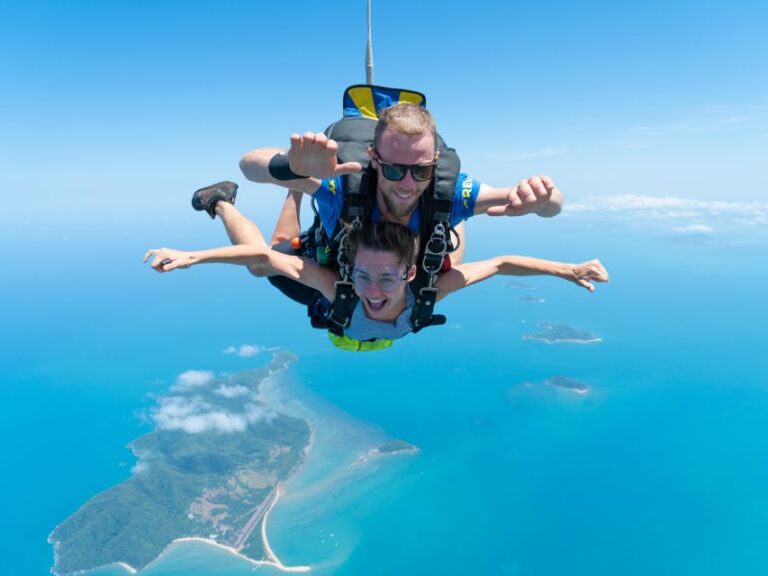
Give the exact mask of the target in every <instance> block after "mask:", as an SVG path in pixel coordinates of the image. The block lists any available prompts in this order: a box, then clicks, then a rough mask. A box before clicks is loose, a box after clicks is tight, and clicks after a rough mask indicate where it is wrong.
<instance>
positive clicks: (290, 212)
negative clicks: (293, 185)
mask: <svg viewBox="0 0 768 576" xmlns="http://www.w3.org/2000/svg"><path fill="white" fill-rule="evenodd" d="M302 196H304V193H303V192H301V191H299V190H289V191H288V195H287V196H286V197H285V202H284V203H283V209H282V210H281V211H280V216H279V217H278V219H277V224H276V225H275V231H274V232H272V241H271V242H270V246H274V245H275V244H278V243H280V242H283V241H285V240H290V239H291V238H295V237H296V236H298V235H299V234H301V221H300V219H299V214H300V213H301V198H302Z"/></svg>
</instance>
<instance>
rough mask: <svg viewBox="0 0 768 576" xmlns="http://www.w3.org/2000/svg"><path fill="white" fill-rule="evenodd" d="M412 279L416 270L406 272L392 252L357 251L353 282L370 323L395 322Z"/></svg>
mask: <svg viewBox="0 0 768 576" xmlns="http://www.w3.org/2000/svg"><path fill="white" fill-rule="evenodd" d="M415 275H416V266H411V267H410V269H408V268H407V266H406V264H405V263H403V262H401V261H400V258H399V256H398V255H397V254H396V253H395V252H384V251H381V250H371V249H370V248H363V247H360V248H359V249H358V251H357V254H356V255H355V267H354V271H353V273H352V281H353V283H354V286H355V293H356V294H357V295H358V296H359V297H360V300H361V301H362V303H363V308H364V310H365V315H366V316H368V318H370V319H371V320H381V321H394V320H396V319H397V317H398V316H399V315H400V314H401V313H402V311H403V310H404V309H405V306H406V292H405V291H406V289H407V285H408V282H410V281H411V280H413V277H414V276H415Z"/></svg>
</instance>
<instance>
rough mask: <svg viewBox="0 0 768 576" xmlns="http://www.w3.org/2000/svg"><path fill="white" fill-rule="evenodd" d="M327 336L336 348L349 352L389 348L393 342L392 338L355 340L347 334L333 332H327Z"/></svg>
mask: <svg viewBox="0 0 768 576" xmlns="http://www.w3.org/2000/svg"><path fill="white" fill-rule="evenodd" d="M328 338H329V339H330V340H331V342H333V345H334V346H336V347H337V348H341V349H342V350H349V351H350V352H375V351H376V350H384V349H385V348H389V347H390V346H392V344H394V343H395V341H394V340H387V339H386V338H381V339H377V340H355V339H354V338H350V337H349V336H339V335H338V334H334V333H333V332H328Z"/></svg>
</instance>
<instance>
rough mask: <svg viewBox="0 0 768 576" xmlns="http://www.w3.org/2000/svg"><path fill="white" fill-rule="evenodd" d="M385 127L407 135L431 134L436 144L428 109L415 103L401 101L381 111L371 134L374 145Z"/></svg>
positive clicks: (433, 121)
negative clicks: (372, 134) (374, 129)
mask: <svg viewBox="0 0 768 576" xmlns="http://www.w3.org/2000/svg"><path fill="white" fill-rule="evenodd" d="M387 128H391V129H392V130H394V131H395V132H399V133H400V134H407V135H409V136H422V135H426V134H431V135H432V137H433V138H434V139H435V146H437V133H436V129H435V119H434V118H432V114H430V113H429V110H427V109H426V108H423V107H421V106H418V105H416V104H410V103H408V102H403V103H401V104H394V105H393V106H390V107H389V108H385V109H384V110H382V111H381V114H379V121H378V123H377V124H376V132H375V133H374V136H373V145H374V147H376V146H377V145H378V143H379V138H381V133H382V132H384V130H386V129H387Z"/></svg>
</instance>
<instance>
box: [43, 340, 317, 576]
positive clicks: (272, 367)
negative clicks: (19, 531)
mask: <svg viewBox="0 0 768 576" xmlns="http://www.w3.org/2000/svg"><path fill="white" fill-rule="evenodd" d="M296 361H298V357H297V356H296V355H295V354H293V353H291V352H287V351H284V350H280V351H276V352H273V354H272V360H271V362H270V364H269V365H268V366H267V367H266V374H264V372H263V368H262V369H255V370H246V371H243V372H244V373H246V374H249V377H252V376H254V375H258V379H257V381H256V382H255V383H252V385H254V387H255V388H256V391H257V397H258V396H260V395H261V394H260V390H261V386H262V385H263V383H264V382H265V381H266V380H270V379H274V378H276V377H277V375H279V374H281V373H284V372H287V371H288V370H289V368H290V365H291V364H293V363H295V362H296ZM260 371H261V374H259V372H260ZM304 421H305V422H306V424H307V426H308V428H309V440H308V442H307V444H306V445H305V446H304V447H303V449H302V451H301V455H300V457H299V461H298V462H297V463H296V464H295V466H294V467H293V469H292V470H291V471H290V472H289V473H288V474H287V475H286V476H285V477H284V478H283V479H282V480H280V481H278V482H277V484H276V485H275V488H274V490H273V492H272V494H270V495H269V496H267V498H269V499H271V502H269V504H268V506H267V508H266V510H265V511H264V513H263V516H262V518H261V521H260V523H261V527H260V530H261V539H262V545H263V548H264V551H265V553H266V556H267V559H264V560H256V559H254V558H251V557H249V556H246V555H245V554H243V553H242V552H240V550H238V549H237V548H235V547H233V546H228V545H226V544H222V543H220V542H218V541H216V540H214V539H211V538H205V537H202V536H181V537H179V538H175V539H173V540H172V541H171V542H169V543H168V544H167V545H166V546H165V548H163V549H162V551H160V553H159V554H158V555H157V556H156V557H155V558H154V559H153V560H151V561H150V562H148V563H147V564H146V565H145V566H144V567H143V568H142V569H141V570H142V571H143V570H145V569H147V568H148V567H149V566H152V565H154V564H156V563H157V562H159V561H161V560H162V559H163V558H165V557H166V556H167V555H168V554H169V552H170V551H171V550H173V549H174V548H175V547H177V546H178V545H180V544H184V543H187V542H197V543H201V544H207V545H210V546H213V547H215V548H218V549H220V550H224V551H226V552H227V553H229V554H232V555H233V556H236V557H238V558H241V559H243V560H245V561H246V562H248V563H249V564H251V565H252V566H256V567H259V566H270V567H273V568H276V569H278V570H280V571H281V572H309V571H310V570H311V567H310V566H304V565H299V566H287V565H286V564H284V563H283V562H282V561H281V560H280V558H279V557H278V556H277V555H276V554H275V552H274V550H273V549H272V547H271V546H270V544H269V540H268V536H267V521H268V518H269V514H270V512H272V509H273V508H274V507H275V505H276V504H277V502H278V500H279V498H280V496H282V495H283V494H284V489H283V487H282V484H283V483H284V482H285V481H287V480H288V479H290V478H292V477H293V476H294V475H295V474H296V473H298V471H299V470H301V469H302V467H303V465H304V464H305V462H306V459H307V454H308V453H309V451H310V450H311V448H312V445H313V443H314V436H315V430H314V427H313V426H312V424H311V423H310V422H309V421H308V420H304ZM132 451H133V450H132ZM133 453H134V455H135V456H136V457H137V458H138V455H137V454H136V453H135V452H133ZM83 506H85V504H83ZM83 506H81V507H80V509H82V507H83ZM57 528H58V526H56V527H55V528H54V529H53V530H52V531H51V533H50V534H49V536H48V539H47V541H48V543H49V544H51V545H52V546H53V559H54V562H53V566H52V567H51V569H50V572H51V574H53V575H54V576H78V575H80V574H86V573H91V572H93V571H95V570H104V569H108V568H112V567H119V568H121V569H123V570H125V571H126V572H127V573H128V574H138V573H139V569H137V568H135V567H134V566H132V565H130V564H129V563H127V562H124V561H116V562H109V563H107V564H101V565H98V566H94V567H90V568H85V569H80V570H75V571H72V572H60V571H57V570H56V566H57V565H58V549H59V546H60V541H58V540H56V539H54V538H53V534H54V533H55V532H56V530H57Z"/></svg>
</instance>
